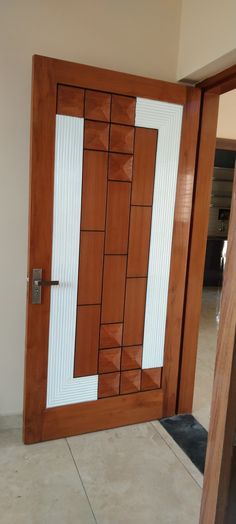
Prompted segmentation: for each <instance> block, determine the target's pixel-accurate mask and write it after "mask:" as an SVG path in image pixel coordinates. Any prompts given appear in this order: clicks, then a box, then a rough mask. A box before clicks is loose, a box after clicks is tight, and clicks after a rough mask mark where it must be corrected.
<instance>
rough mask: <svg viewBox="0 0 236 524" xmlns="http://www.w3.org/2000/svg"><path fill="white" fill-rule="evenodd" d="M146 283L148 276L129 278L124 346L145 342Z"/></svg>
mask: <svg viewBox="0 0 236 524" xmlns="http://www.w3.org/2000/svg"><path fill="white" fill-rule="evenodd" d="M146 285H147V279H146V278H127V283H126V296H125V316H124V332H123V345H124V346H135V345H139V344H142V343H143V329H144V314H145V302H146Z"/></svg>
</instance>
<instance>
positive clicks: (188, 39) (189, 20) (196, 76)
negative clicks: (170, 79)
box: [177, 0, 236, 80]
mask: <svg viewBox="0 0 236 524" xmlns="http://www.w3.org/2000/svg"><path fill="white" fill-rule="evenodd" d="M235 21H236V2H235V0H224V1H222V0H198V1H197V2H196V0H182V12H181V25H180V39H179V56H178V64H177V78H178V80H181V79H184V78H188V79H193V80H201V79H203V78H206V77H207V76H210V75H213V74H215V73H217V72H218V71H221V70H223V69H226V68H227V67H229V66H231V65H233V64H234V63H235V62H236V30H235Z"/></svg>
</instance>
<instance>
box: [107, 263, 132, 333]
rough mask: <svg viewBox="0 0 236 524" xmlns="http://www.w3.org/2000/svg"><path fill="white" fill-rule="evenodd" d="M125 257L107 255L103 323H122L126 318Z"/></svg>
mask: <svg viewBox="0 0 236 524" xmlns="http://www.w3.org/2000/svg"><path fill="white" fill-rule="evenodd" d="M126 260H127V257H126V256H125V255H106V256H105V259H104V276H103V292H102V323H104V324H106V323H107V324H108V323H109V322H122V321H123V316H124V299H125V278H126Z"/></svg>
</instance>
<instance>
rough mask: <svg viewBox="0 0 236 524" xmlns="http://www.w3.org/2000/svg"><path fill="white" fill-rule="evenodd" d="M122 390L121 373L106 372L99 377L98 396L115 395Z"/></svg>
mask: <svg viewBox="0 0 236 524" xmlns="http://www.w3.org/2000/svg"><path fill="white" fill-rule="evenodd" d="M119 392H120V373H119V372H117V373H104V374H101V375H99V377H98V398H104V397H114V396H115V395H119Z"/></svg>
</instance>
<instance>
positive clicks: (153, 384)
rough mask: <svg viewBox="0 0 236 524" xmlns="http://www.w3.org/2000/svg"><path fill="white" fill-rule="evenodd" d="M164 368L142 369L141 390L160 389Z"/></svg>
mask: <svg viewBox="0 0 236 524" xmlns="http://www.w3.org/2000/svg"><path fill="white" fill-rule="evenodd" d="M161 373H162V368H152V369H143V370H142V379H141V390H142V391H146V390H148V389H159V388H160V387H161Z"/></svg>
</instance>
